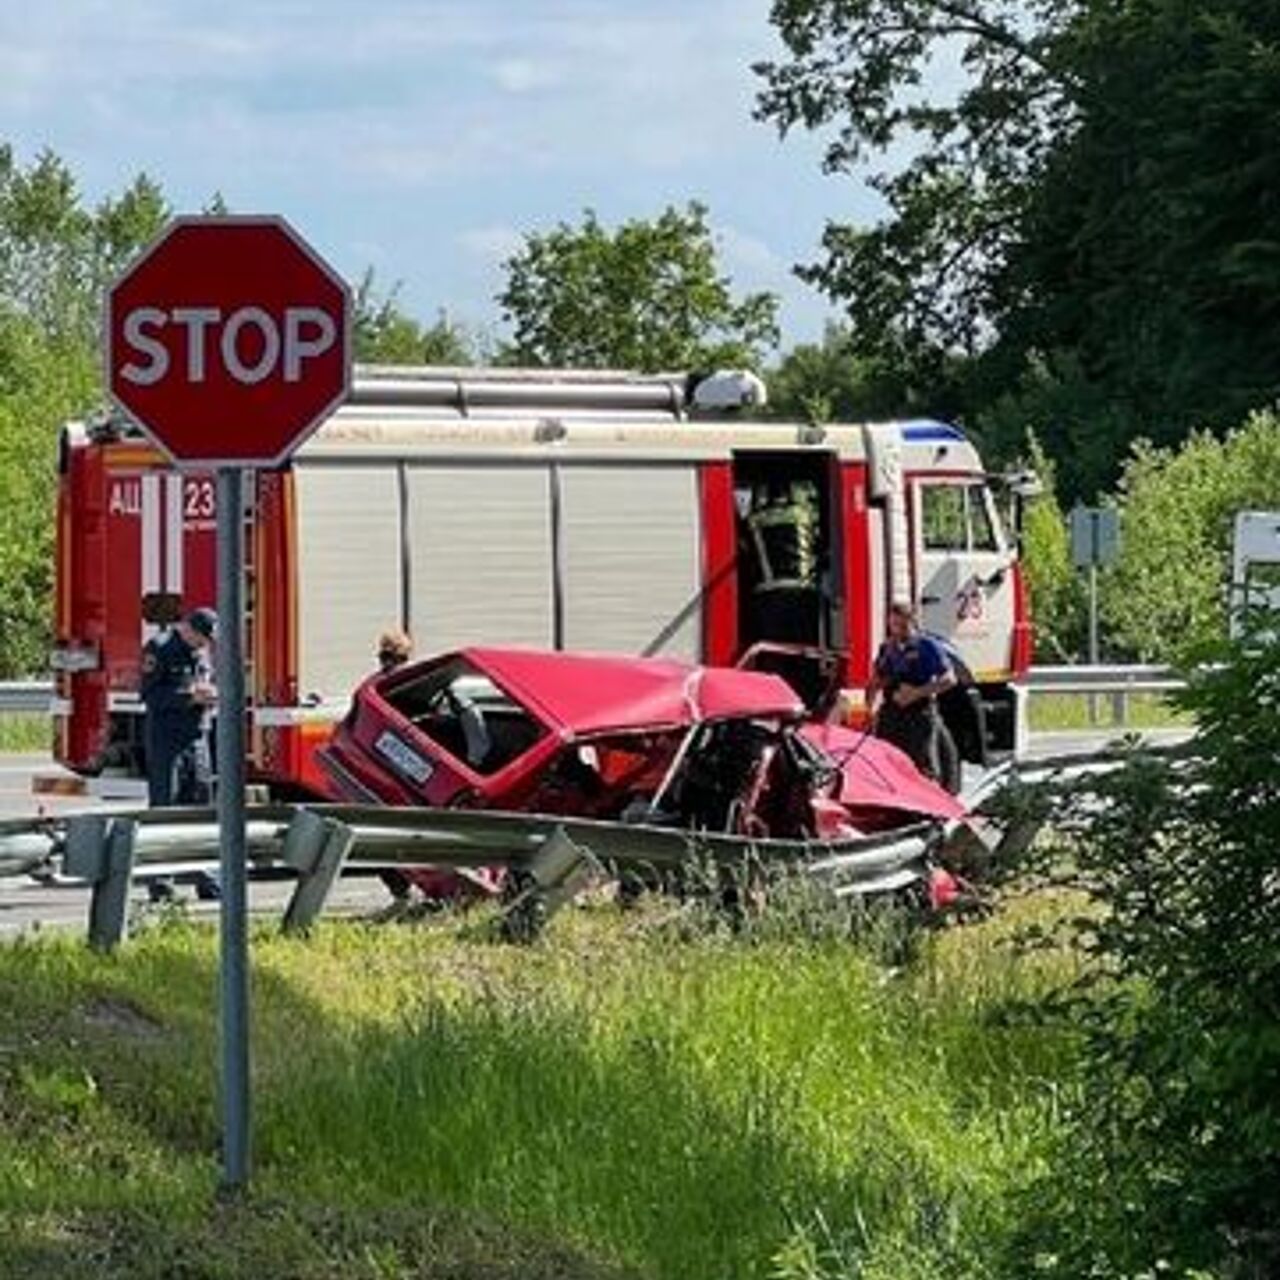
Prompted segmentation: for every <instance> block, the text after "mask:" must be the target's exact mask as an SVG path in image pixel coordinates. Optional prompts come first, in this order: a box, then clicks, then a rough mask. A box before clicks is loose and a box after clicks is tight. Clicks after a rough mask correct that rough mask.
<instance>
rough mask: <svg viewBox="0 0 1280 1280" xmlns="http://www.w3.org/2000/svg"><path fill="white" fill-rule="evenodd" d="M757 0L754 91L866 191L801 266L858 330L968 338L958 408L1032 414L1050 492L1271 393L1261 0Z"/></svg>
mask: <svg viewBox="0 0 1280 1280" xmlns="http://www.w3.org/2000/svg"><path fill="white" fill-rule="evenodd" d="M772 17H773V22H774V25H775V26H776V27H777V29H778V32H779V34H780V35H781V37H782V40H783V42H784V44H785V46H786V49H787V54H788V55H789V56H788V57H787V58H786V59H783V60H778V61H774V62H769V63H764V64H761V65H760V66H759V67H758V68H757V70H758V71H759V72H760V74H761V75H762V77H763V79H764V84H765V87H764V89H763V91H762V93H761V95H760V98H759V103H758V111H757V114H758V115H759V116H760V117H761V118H763V119H766V120H770V121H772V122H773V123H775V124H776V125H777V126H778V128H779V129H780V130H781V131H783V132H784V133H785V132H786V131H788V130H791V129H795V128H806V129H811V130H819V131H822V132H823V133H824V134H825V135H826V136H827V138H828V144H827V148H826V154H825V163H826V166H827V168H828V169H830V170H832V171H840V172H848V173H851V174H856V175H857V176H859V177H864V176H867V175H868V174H869V177H870V181H871V183H872V185H873V186H874V187H875V188H876V189H877V190H878V191H879V192H880V193H881V194H882V196H883V198H884V202H885V214H884V216H883V218H882V219H881V220H880V221H879V222H878V223H877V224H875V225H873V226H870V227H851V226H848V225H841V224H831V225H829V226H828V228H827V230H826V233H825V235H824V239H823V249H824V255H823V257H822V258H821V259H820V260H819V261H818V262H816V263H813V264H810V265H808V266H805V267H802V268H801V269H800V274H801V275H802V276H803V277H804V278H805V279H807V280H810V281H811V282H813V283H814V284H816V285H817V286H818V287H819V288H821V289H822V290H823V291H824V292H826V293H827V294H828V295H829V296H830V297H831V298H833V299H835V300H837V301H840V302H842V303H844V304H845V305H846V306H847V307H848V312H849V317H850V324H851V335H852V341H853V349H854V351H855V352H856V353H857V354H858V355H860V356H864V357H866V356H879V357H882V358H888V359H890V360H891V361H894V362H896V363H899V364H901V363H903V362H905V363H906V364H908V365H909V366H910V365H914V366H917V367H925V368H928V367H929V364H930V362H933V363H934V364H938V363H941V362H942V361H943V360H944V359H945V358H954V354H955V353H963V354H965V355H967V356H969V357H971V360H972V368H971V369H970V372H969V377H968V379H967V396H968V402H967V403H968V408H969V410H970V414H971V415H972V416H973V417H974V418H975V419H976V420H982V419H984V418H986V417H988V415H990V417H991V421H992V423H993V424H994V425H1000V424H1003V427H1002V429H1001V430H1000V431H999V433H998V435H999V438H1000V442H1001V443H1002V444H1003V445H1004V446H1005V447H1008V448H1010V449H1016V448H1017V447H1018V445H1019V444H1020V442H1021V439H1022V435H1023V432H1024V431H1025V429H1026V428H1027V427H1028V426H1030V427H1033V428H1034V429H1035V430H1036V431H1037V433H1038V434H1039V435H1040V437H1041V439H1042V440H1043V441H1044V442H1045V444H1046V447H1047V448H1048V449H1049V450H1050V451H1051V453H1053V455H1054V456H1055V457H1056V458H1057V459H1058V460H1059V461H1060V463H1061V464H1062V467H1063V473H1062V481H1063V486H1064V492H1065V493H1066V495H1067V496H1068V498H1074V497H1076V496H1090V495H1091V494H1092V493H1094V492H1096V491H1097V489H1098V488H1100V487H1105V486H1107V485H1109V483H1110V482H1111V479H1112V477H1113V475H1114V471H1115V468H1116V465H1117V464H1118V462H1119V460H1120V458H1121V457H1122V456H1123V455H1124V453H1125V450H1126V446H1127V444H1128V442H1129V441H1130V440H1132V439H1135V438H1137V437H1141V436H1145V437H1148V438H1150V439H1152V440H1153V441H1155V442H1156V443H1157V444H1169V443H1173V442H1176V441H1178V440H1180V439H1181V438H1182V437H1183V436H1184V435H1185V434H1186V432H1187V431H1188V430H1189V429H1190V428H1191V427H1193V426H1201V427H1208V428H1214V429H1217V428H1221V427H1224V426H1227V425H1229V424H1231V423H1234V422H1237V421H1239V420H1240V418H1241V417H1242V416H1243V414H1244V413H1245V412H1247V411H1248V410H1249V409H1251V408H1255V407H1258V406H1260V405H1263V404H1265V403H1267V402H1269V401H1271V400H1273V399H1274V398H1275V396H1276V394H1277V391H1280V374H1277V371H1276V364H1275V360H1274V354H1273V353H1274V351H1275V350H1276V347H1277V344H1278V343H1280V307H1277V305H1276V298H1277V297H1278V296H1280V290H1278V288H1277V286H1278V285H1280V219H1278V217H1277V204H1276V196H1275V192H1276V191H1277V189H1280V151H1278V150H1277V148H1276V147H1275V146H1274V145H1273V138H1274V125H1275V120H1276V118H1277V113H1278V112H1280V10H1277V9H1276V8H1275V6H1269V5H1256V4H1251V3H1249V2H1248V0H1207V2H1203V3H1202V2H1199V0H1197V2H1195V3H1193V2H1192V0H1141V3H1136V4H1124V5H1116V4H1113V3H1110V0H1032V2H1031V3H1013V0H945V2H943V3H933V2H932V0H929V2H926V0H775V3H774V6H773V10H772ZM993 410H994V411H995V412H994V413H992V411H993ZM1010 419H1015V421H1013V422H1012V424H1011V429H1010Z"/></svg>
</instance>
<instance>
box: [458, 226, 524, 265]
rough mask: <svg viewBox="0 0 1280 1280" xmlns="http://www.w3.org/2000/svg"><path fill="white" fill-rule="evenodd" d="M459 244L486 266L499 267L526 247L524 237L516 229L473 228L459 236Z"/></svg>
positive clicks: (506, 227)
mask: <svg viewBox="0 0 1280 1280" xmlns="http://www.w3.org/2000/svg"><path fill="white" fill-rule="evenodd" d="M458 243H459V244H460V245H461V246H462V248H463V249H465V250H466V251H467V252H468V253H469V254H471V255H472V256H473V257H476V258H479V259H480V260H481V262H483V263H484V264H485V265H486V266H498V265H500V264H501V263H503V262H505V261H506V260H507V259H508V258H509V257H511V256H512V254H515V253H518V252H519V251H520V249H521V248H522V247H523V245H524V237H523V236H522V235H521V234H520V232H519V231H517V230H516V229H515V227H508V226H490V227H471V228H470V229H468V230H466V231H463V232H462V233H461V234H460V235H459V236H458Z"/></svg>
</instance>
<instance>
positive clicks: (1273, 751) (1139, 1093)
mask: <svg viewBox="0 0 1280 1280" xmlns="http://www.w3.org/2000/svg"><path fill="white" fill-rule="evenodd" d="M1183 701H1184V703H1185V705H1186V706H1187V707H1188V708H1189V709H1190V710H1192V711H1193V712H1194V713H1195V715H1196V717H1197V720H1198V724H1199V728H1198V731H1197V734H1196V737H1195V740H1194V743H1193V749H1192V752H1191V754H1190V755H1189V756H1188V757H1187V758H1183V759H1180V760H1168V761H1157V762H1153V761H1151V760H1149V759H1147V760H1135V761H1134V762H1133V763H1132V765H1131V766H1129V767H1127V768H1125V769H1124V770H1122V771H1121V772H1119V773H1118V774H1116V775H1114V776H1113V777H1111V778H1110V779H1104V780H1102V781H1101V782H1095V783H1094V784H1092V787H1091V790H1092V792H1093V794H1092V796H1091V797H1088V798H1086V797H1084V796H1083V795H1076V796H1068V797H1067V798H1066V800H1065V801H1064V804H1063V811H1062V812H1061V813H1060V814H1059V818H1060V819H1061V818H1064V817H1065V818H1068V819H1071V820H1073V821H1074V822H1075V823H1076V824H1078V827H1079V831H1080V835H1079V839H1078V841H1077V842H1076V847H1075V848H1074V850H1073V853H1072V857H1071V866H1070V868H1069V870H1068V871H1067V872H1066V874H1065V876H1060V877H1059V878H1060V879H1062V878H1065V880H1066V881H1067V882H1068V883H1069V884H1070V886H1071V887H1072V888H1073V889H1074V890H1075V891H1076V892H1077V893H1079V894H1081V895H1083V901H1084V902H1085V903H1086V904H1087V907H1086V909H1085V910H1083V911H1082V912H1081V913H1080V915H1079V917H1078V918H1077V919H1076V920H1075V922H1074V925H1073V932H1074V941H1075V942H1076V944H1077V945H1078V946H1080V947H1081V948H1082V949H1083V950H1084V951H1085V952H1086V953H1087V954H1088V955H1089V956H1091V957H1092V959H1093V961H1094V964H1093V966H1092V969H1091V977H1090V979H1089V980H1088V981H1087V982H1085V983H1083V984H1081V985H1079V986H1078V987H1077V988H1075V991H1074V994H1073V995H1072V996H1071V997H1070V998H1068V999H1067V1000H1066V1001H1065V1011H1066V1013H1067V1016H1068V1018H1069V1019H1070V1021H1071V1022H1072V1023H1073V1024H1074V1025H1076V1026H1077V1027H1078V1028H1079V1030H1080V1031H1081V1033H1082V1035H1083V1041H1084V1053H1083V1066H1084V1070H1083V1074H1082V1077H1081V1081H1082V1083H1081V1084H1080V1085H1079V1086H1078V1089H1077V1090H1076V1091H1075V1092H1074V1095H1073V1096H1071V1095H1069V1096H1070V1105H1069V1112H1068V1119H1069V1121H1070V1123H1069V1125H1068V1128H1067V1131H1066V1137H1065V1139H1064V1140H1063V1141H1062V1142H1061V1144H1060V1147H1059V1150H1058V1151H1057V1152H1056V1153H1055V1154H1054V1155H1053V1157H1052V1158H1051V1159H1050V1161H1049V1163H1048V1165H1047V1168H1048V1169H1049V1170H1050V1172H1049V1173H1047V1174H1046V1176H1044V1177H1043V1178H1042V1179H1040V1180H1039V1181H1038V1182H1037V1183H1036V1184H1035V1185H1034V1186H1033V1187H1032V1188H1031V1191H1030V1193H1029V1194H1028V1195H1027V1196H1026V1197H1025V1205H1024V1208H1025V1218H1024V1225H1023V1226H1022V1227H1021V1229H1020V1230H1019V1231H1018V1233H1017V1235H1016V1238H1015V1244H1014V1249H1013V1256H1012V1258H1011V1260H1010V1262H1009V1266H1008V1273H1009V1274H1010V1275H1017V1276H1019V1277H1022V1276H1026V1275H1030V1274H1035V1275H1042V1276H1060V1277H1070V1278H1071V1280H1077V1278H1078V1277H1081V1276H1089V1277H1097V1278H1098V1280H1103V1278H1110V1277H1114V1278H1116V1280H1120V1277H1125V1278H1126V1280H1127V1278H1130V1277H1132V1278H1135V1280H1136V1278H1137V1277H1147V1276H1150V1277H1155V1276H1165V1275H1167V1276H1179V1277H1192V1276H1197V1277H1221V1278H1223V1280H1228V1278H1229V1280H1255V1278H1256V1280H1262V1278H1263V1277H1271V1276H1275V1275H1280V844H1278V836H1280V645H1277V644H1274V643H1273V644H1270V645H1259V646H1256V647H1255V648H1254V649H1253V650H1251V651H1249V650H1245V649H1243V648H1237V649H1235V650H1234V651H1233V652H1232V653H1231V654H1230V655H1229V661H1228V662H1227V663H1226V664H1225V665H1224V666H1223V667H1222V668H1220V669H1218V670H1215V671H1213V672H1211V673H1210V674H1207V675H1205V676H1203V677H1202V678H1199V679H1197V680H1195V681H1194V683H1193V684H1192V687H1191V688H1190V690H1189V691H1188V692H1187V694H1186V695H1185V697H1184V698H1183Z"/></svg>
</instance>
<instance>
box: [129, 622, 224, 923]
mask: <svg viewBox="0 0 1280 1280" xmlns="http://www.w3.org/2000/svg"><path fill="white" fill-rule="evenodd" d="M217 632H218V618H217V615H216V614H215V613H214V612H213V610H212V609H193V610H192V611H191V612H190V613H189V614H187V616H186V617H185V618H183V619H182V620H181V621H179V622H177V623H175V624H174V625H173V626H172V627H171V628H169V629H168V630H166V631H162V632H160V634H159V635H157V636H154V637H152V639H150V640H148V641H147V643H146V645H145V646H144V647H143V650H142V680H141V687H140V690H139V692H140V693H141V695H142V703H143V706H144V707H145V709H146V719H145V722H144V725H143V738H142V743H143V750H144V752H145V754H146V765H147V803H148V804H150V805H152V806H155V807H164V806H166V805H172V804H207V803H208V802H209V798H210V797H209V790H210V788H209V768H208V731H209V717H210V714H211V711H212V708H213V705H214V702H215V693H214V687H213V681H212V679H211V678H210V665H209V650H210V649H211V648H212V646H213V642H214V639H215V638H216V636H217ZM195 886H196V894H197V896H198V897H201V898H206V899H212V898H217V897H219V896H220V890H219V885H218V881H217V877H216V876H214V875H213V874H211V873H210V872H207V871H201V872H199V873H198V874H197V875H196V877H195ZM147 889H148V893H149V895H150V897H151V900H152V901H153V902H167V901H171V900H172V899H173V898H174V896H175V894H174V887H173V881H172V880H169V879H159V880H151V881H149V882H148V885H147Z"/></svg>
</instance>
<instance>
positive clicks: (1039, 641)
mask: <svg viewBox="0 0 1280 1280" xmlns="http://www.w3.org/2000/svg"><path fill="white" fill-rule="evenodd" d="M1027 449H1028V457H1027V462H1028V464H1029V465H1030V466H1031V467H1032V469H1033V470H1034V471H1035V472H1036V474H1037V475H1038V476H1039V477H1040V480H1041V483H1042V484H1043V485H1044V492H1043V493H1042V494H1041V496H1040V497H1038V498H1035V499H1034V500H1033V501H1031V502H1030V503H1029V504H1028V506H1027V512H1026V516H1025V518H1024V521H1023V528H1022V557H1023V564H1024V566H1025V568H1026V573H1027V585H1028V589H1029V591H1030V595H1031V621H1032V623H1033V624H1034V626H1035V652H1036V660H1037V661H1039V662H1070V661H1072V660H1073V659H1075V658H1077V657H1079V656H1080V652H1081V647H1082V644H1083V640H1084V629H1085V625H1086V618H1085V601H1084V588H1083V585H1082V579H1081V575H1080V573H1079V572H1078V570H1077V569H1076V568H1075V566H1074V565H1073V564H1072V563H1071V543H1070V538H1069V536H1068V533H1067V522H1066V520H1065V519H1064V517H1063V514H1062V507H1061V506H1060V505H1059V503H1058V496H1057V468H1056V467H1055V465H1054V463H1053V461H1052V460H1051V459H1050V458H1049V456H1048V454H1046V453H1045V451H1044V449H1043V448H1042V447H1041V445H1040V442H1039V440H1037V439H1036V437H1035V436H1034V435H1031V436H1029V437H1028V441H1027Z"/></svg>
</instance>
